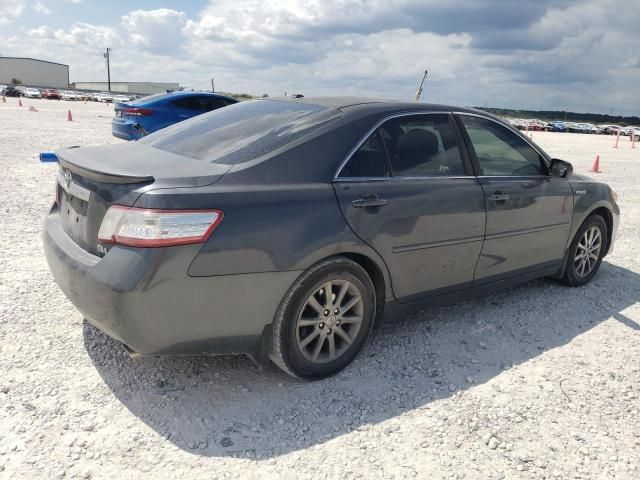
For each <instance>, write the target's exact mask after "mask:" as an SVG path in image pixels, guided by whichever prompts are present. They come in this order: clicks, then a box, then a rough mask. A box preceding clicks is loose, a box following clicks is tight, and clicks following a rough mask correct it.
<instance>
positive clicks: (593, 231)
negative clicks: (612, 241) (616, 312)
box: [560, 214, 608, 287]
mask: <svg viewBox="0 0 640 480" xmlns="http://www.w3.org/2000/svg"><path fill="white" fill-rule="evenodd" d="M607 246H608V245H607V224H606V223H605V221H604V219H603V218H602V217H601V216H600V215H598V214H594V215H591V216H590V217H588V218H587V219H586V220H585V221H584V223H583V224H582V225H581V226H580V228H579V229H578V231H577V232H576V235H575V237H574V238H573V241H572V242H571V245H570V246H569V251H568V252H567V256H568V257H567V261H566V267H565V272H564V275H563V276H562V278H561V279H560V281H561V282H563V283H564V284H566V285H569V286H570V287H581V286H582V285H586V284H587V283H589V282H590V281H591V279H593V277H594V276H595V275H596V273H597V272H598V269H599V268H600V264H601V263H602V258H603V257H604V254H605V252H606V251H607Z"/></svg>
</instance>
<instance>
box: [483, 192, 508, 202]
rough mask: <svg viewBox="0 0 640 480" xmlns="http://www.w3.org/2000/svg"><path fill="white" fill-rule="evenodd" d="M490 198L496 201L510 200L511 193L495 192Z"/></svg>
mask: <svg viewBox="0 0 640 480" xmlns="http://www.w3.org/2000/svg"><path fill="white" fill-rule="evenodd" d="M487 198H488V199H489V200H493V201H494V202H504V201H505V200H509V198H511V197H509V195H507V194H506V193H498V192H496V193H494V194H493V195H489V196H488V197H487Z"/></svg>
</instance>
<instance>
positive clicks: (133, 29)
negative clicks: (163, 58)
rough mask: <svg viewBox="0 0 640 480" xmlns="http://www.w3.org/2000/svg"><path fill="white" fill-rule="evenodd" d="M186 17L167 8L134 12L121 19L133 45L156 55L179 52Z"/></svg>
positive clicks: (182, 13)
mask: <svg viewBox="0 0 640 480" xmlns="http://www.w3.org/2000/svg"><path fill="white" fill-rule="evenodd" d="M186 23H187V15H186V14H185V13H184V12H178V11H176V10H171V9H168V8H161V9H158V10H135V11H133V12H130V13H129V14H127V15H124V16H123V17H122V25H123V26H124V28H125V30H126V31H127V32H128V33H129V38H130V39H131V41H132V42H133V44H134V45H135V46H136V47H137V48H140V49H142V50H146V51H148V52H151V53H155V54H158V55H171V54H175V53H177V52H179V50H180V46H181V44H182V29H183V27H184V26H185V24H186Z"/></svg>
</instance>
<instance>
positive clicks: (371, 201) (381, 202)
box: [351, 195, 389, 208]
mask: <svg viewBox="0 0 640 480" xmlns="http://www.w3.org/2000/svg"><path fill="white" fill-rule="evenodd" d="M388 203H389V201H388V200H385V199H384V198H380V197H379V196H378V195H370V196H366V197H362V198H358V199H356V200H354V201H353V202H351V204H352V205H353V206H354V207H356V208H366V207H384V206H385V205H387V204H388Z"/></svg>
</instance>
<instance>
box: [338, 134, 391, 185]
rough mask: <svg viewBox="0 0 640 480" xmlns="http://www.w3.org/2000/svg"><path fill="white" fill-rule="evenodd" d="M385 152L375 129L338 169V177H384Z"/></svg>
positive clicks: (385, 165)
mask: <svg viewBox="0 0 640 480" xmlns="http://www.w3.org/2000/svg"><path fill="white" fill-rule="evenodd" d="M388 175H389V171H388V169H387V154H386V152H385V149H384V144H383V142H382V137H381V136H380V132H379V131H378V130H376V131H375V132H373V133H372V134H371V135H369V138H367V139H366V140H365V141H364V143H363V144H362V145H361V146H360V148H358V149H357V150H356V151H355V152H354V153H353V155H351V158H350V159H349V161H348V162H347V163H346V165H345V166H344V167H342V170H341V171H340V176H339V178H355V177H359V178H362V177H386V176H388Z"/></svg>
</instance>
